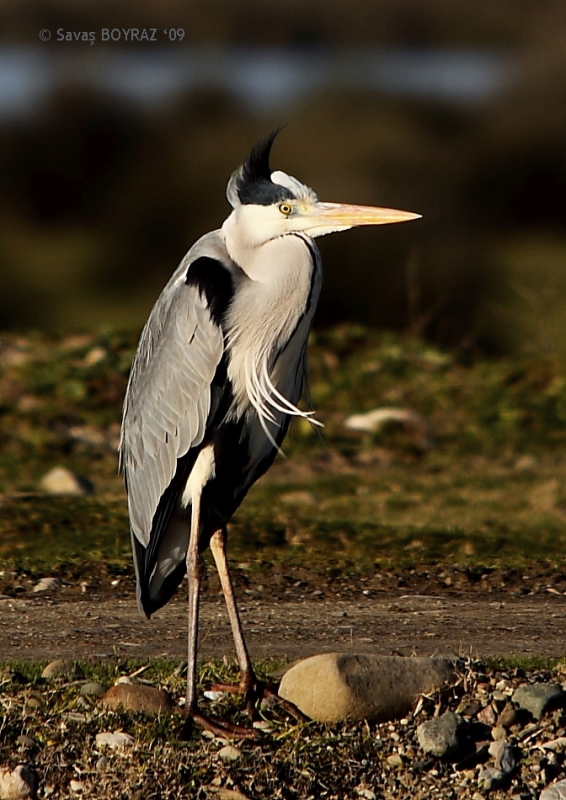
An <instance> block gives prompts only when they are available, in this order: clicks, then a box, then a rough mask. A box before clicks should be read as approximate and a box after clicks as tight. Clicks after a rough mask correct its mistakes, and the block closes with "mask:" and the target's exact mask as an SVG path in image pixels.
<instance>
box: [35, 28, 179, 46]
mask: <svg viewBox="0 0 566 800" xmlns="http://www.w3.org/2000/svg"><path fill="white" fill-rule="evenodd" d="M39 38H40V39H41V41H42V42H49V41H54V42H67V43H68V42H74V43H75V44H76V43H82V44H90V45H92V44H95V43H96V42H104V43H106V44H111V43H113V42H114V43H118V42H121V43H122V44H124V43H128V44H129V43H132V42H140V43H144V44H145V43H146V42H159V41H161V42H163V41H169V42H182V41H183V39H184V38H185V29H184V28H100V29H99V30H96V31H68V30H66V29H65V28H56V29H55V30H50V29H48V28H43V29H42V30H40V31H39Z"/></svg>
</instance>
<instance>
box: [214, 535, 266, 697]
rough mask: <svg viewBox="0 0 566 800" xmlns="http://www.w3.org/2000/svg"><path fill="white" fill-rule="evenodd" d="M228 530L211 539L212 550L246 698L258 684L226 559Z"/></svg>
mask: <svg viewBox="0 0 566 800" xmlns="http://www.w3.org/2000/svg"><path fill="white" fill-rule="evenodd" d="M226 538H227V537H226V528H221V529H220V530H218V531H216V532H215V533H214V534H213V535H212V537H211V539H210V549H211V550H212V555H213V557H214V561H215V563H216V568H217V570H218V576H219V578H220V583H221V585H222V591H223V592H224V598H225V600H226V608H227V610H228V617H229V619H230V625H231V627H232V635H233V637H234V644H235V645H236V657H237V659H238V664H239V666H240V689H241V691H242V693H243V694H244V696H246V695H247V694H249V691H250V689H251V688H252V687H253V686H254V685H255V684H256V683H257V680H256V677H255V674H254V670H253V667H252V660H251V658H250V654H249V652H248V648H247V645H246V641H245V639H244V631H243V630H242V622H241V620H240V613H239V611H238V605H237V603H236V595H235V594H234V586H233V584H232V578H231V576H230V570H229V568H228V560H227V558H226Z"/></svg>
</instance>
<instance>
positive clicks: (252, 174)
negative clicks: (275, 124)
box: [238, 128, 293, 206]
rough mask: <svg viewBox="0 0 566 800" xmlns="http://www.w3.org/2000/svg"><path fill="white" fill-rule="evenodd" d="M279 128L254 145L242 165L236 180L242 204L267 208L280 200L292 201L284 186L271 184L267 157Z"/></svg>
mask: <svg viewBox="0 0 566 800" xmlns="http://www.w3.org/2000/svg"><path fill="white" fill-rule="evenodd" d="M280 130H281V128H276V129H275V130H274V131H273V132H272V133H271V134H270V135H269V136H268V137H267V139H264V140H263V141H261V142H259V143H258V144H256V145H255V146H254V147H253V148H252V151H251V153H250V154H249V156H248V157H247V159H246V160H245V161H244V163H243V164H242V167H241V170H240V175H239V178H238V197H239V198H240V202H241V203H243V204H251V205H264V206H269V205H271V204H272V203H277V202H280V201H281V200H289V199H292V197H293V195H292V194H291V192H290V190H289V189H287V188H286V187H285V186H280V185H279V184H277V183H273V181H272V180H271V173H272V172H273V170H272V169H271V166H270V164H269V156H270V155H271V148H272V147H273V142H274V141H275V137H276V136H277V134H278V133H279V131H280Z"/></svg>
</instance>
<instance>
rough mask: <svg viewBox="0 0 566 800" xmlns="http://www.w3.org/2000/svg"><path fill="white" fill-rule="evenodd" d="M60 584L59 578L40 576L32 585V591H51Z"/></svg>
mask: <svg viewBox="0 0 566 800" xmlns="http://www.w3.org/2000/svg"><path fill="white" fill-rule="evenodd" d="M60 586H61V581H60V580H59V578H42V579H41V580H39V581H38V582H37V583H36V584H35V586H34V587H33V591H34V592H53V591H55V590H57V589H58V588H59V587H60Z"/></svg>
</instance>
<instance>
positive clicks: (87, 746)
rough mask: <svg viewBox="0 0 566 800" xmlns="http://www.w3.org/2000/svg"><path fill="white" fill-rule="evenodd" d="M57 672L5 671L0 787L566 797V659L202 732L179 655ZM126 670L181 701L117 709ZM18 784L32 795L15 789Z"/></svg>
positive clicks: (475, 671)
mask: <svg viewBox="0 0 566 800" xmlns="http://www.w3.org/2000/svg"><path fill="white" fill-rule="evenodd" d="M263 668H264V669H266V668H268V665H266V664H263ZM226 674H227V672H226V668H225V667H223V666H222V664H220V663H216V664H215V665H210V664H209V665H208V666H207V667H206V669H205V670H204V675H203V678H204V682H205V684H208V685H209V684H210V682H211V681H212V680H213V679H218V678H220V679H225V677H226ZM44 675H45V677H41V669H40V668H39V667H31V666H30V665H28V666H27V667H23V666H22V667H21V668H20V669H12V670H4V671H3V672H2V678H1V681H2V701H3V704H4V708H5V717H4V722H3V725H2V738H1V744H0V754H1V760H2V769H3V770H4V771H3V772H1V771H0V797H14V798H16V797H26V796H30V797H33V796H38V797H40V798H41V797H52V798H63V797H97V798H103V799H104V800H105V799H106V798H124V799H125V798H128V800H129V799H130V798H134V799H137V798H140V800H141V798H143V799H144V800H145V799H146V798H150V797H163V798H201V800H205V798H224V800H245V798H248V799H249V800H255V799H256V798H258V799H259V798H284V799H285V800H287V798H289V800H290V799H291V798H293V800H294V799H295V798H304V799H305V800H306V799H307V798H309V799H310V798H312V799H313V800H314V798H319V797H320V798H329V799H330V798H333V799H334V800H350V799H351V800H358V799H359V798H365V800H393V798H395V800H398V798H416V799H417V800H420V798H427V800H428V798H438V799H439V800H454V799H455V798H462V800H481V798H484V797H486V796H489V797H491V798H493V800H499V799H500V798H514V799H515V800H531V798H532V799H533V800H534V799H535V798H536V800H539V798H541V800H559V798H561V797H563V796H564V795H563V794H560V793H558V794H555V795H552V794H551V793H550V792H549V790H548V789H547V788H546V787H549V786H550V785H552V784H556V788H555V789H554V791H556V792H559V791H563V790H561V784H560V781H564V780H565V779H566V762H565V750H566V711H565V709H564V705H565V697H566V694H565V692H564V690H563V682H564V679H565V677H566V675H565V673H564V672H563V668H562V667H561V665H557V666H555V667H554V668H553V669H540V668H539V669H530V670H529V669H522V668H512V667H507V668H504V667H501V666H499V667H497V666H495V665H491V666H485V665H482V664H481V663H479V662H474V661H468V662H466V663H465V664H463V665H462V667H461V671H460V673H459V676H458V678H457V680H456V683H455V685H453V686H452V687H450V688H449V689H445V690H444V691H439V692H436V693H433V694H429V695H423V696H421V697H420V698H419V699H418V702H417V703H416V707H415V709H414V711H413V712H412V713H410V714H407V715H406V716H405V717H404V718H402V719H398V720H395V721H391V722H383V723H381V724H376V723H373V724H369V723H365V722H360V723H347V722H344V723H339V724H335V725H333V726H324V725H321V724H317V723H314V722H312V723H296V722H295V721H294V720H292V719H291V718H289V717H287V716H285V714H284V713H283V712H282V711H281V710H280V709H278V708H277V707H266V708H264V709H263V711H262V714H261V717H262V721H261V722H260V723H258V725H257V726H256V735H257V738H256V739H255V740H245V741H232V742H228V741H227V740H223V739H219V738H211V737H210V736H208V735H203V734H202V733H199V732H197V733H195V734H194V735H193V737H192V738H191V739H190V741H188V742H181V741H180V740H179V733H180V730H181V727H182V717H181V715H180V714H179V713H178V712H176V711H175V710H174V709H175V707H176V706H178V704H179V702H182V695H183V678H182V669H178V668H175V665H174V664H173V663H171V662H169V664H167V663H164V662H157V663H154V664H153V665H151V666H149V667H148V665H146V666H145V667H144V666H142V667H141V668H140V667H139V666H137V665H136V664H134V663H132V662H127V661H122V660H120V659H114V660H112V661H111V660H108V661H107V662H106V664H105V665H104V666H103V667H102V666H100V665H99V666H93V665H92V664H89V663H84V664H82V666H78V665H76V664H74V663H73V662H67V664H64V665H63V668H61V665H60V664H59V665H57V664H54V665H51V667H50V668H49V669H47V671H45V672H44ZM232 675H233V673H232ZM116 680H120V681H121V682H126V683H127V684H129V686H128V688H129V690H130V694H135V692H136V687H138V688H139V689H140V690H143V691H142V692H141V693H142V694H143V695H144V697H145V696H147V695H148V687H155V686H159V687H161V688H164V689H166V690H167V691H168V693H169V695H170V697H171V698H172V700H173V702H172V706H171V708H170V709H167V708H165V707H162V711H161V713H160V714H158V715H156V714H155V713H153V714H151V713H143V712H142V711H137V712H134V711H124V710H123V709H121V708H119V709H109V708H108V707H107V705H106V706H105V705H103V704H102V703H101V700H100V699H99V698H100V695H101V694H103V693H104V692H105V691H106V689H107V688H108V687H109V685H111V684H112V683H114V682H115V681H116ZM140 681H141V683H138V682H140ZM138 707H139V706H138ZM203 707H204V708H206V709H207V710H210V711H212V712H214V713H216V714H219V715H223V716H229V717H231V718H232V719H237V720H238V721H239V722H241V723H242V724H248V725H249V722H247V723H246V722H245V719H244V718H242V717H241V716H239V715H238V713H237V701H234V700H233V699H231V698H228V699H226V697H222V698H220V699H215V700H213V701H210V700H206V699H205V700H203ZM148 710H149V711H151V710H152V708H151V707H150V708H149V709H148ZM153 711H154V712H155V708H153ZM10 785H11V786H12V787H14V786H16V785H18V786H19V788H18V791H19V794H18V793H16V792H15V791H14V793H13V794H9V793H8V790H7V788H6V787H9V786H10ZM564 785H566V783H565V784H564ZM26 786H27V787H28V788H27V789H26ZM26 791H27V792H28V794H27V795H26V793H25V792H26ZM3 792H4V793H3Z"/></svg>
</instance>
